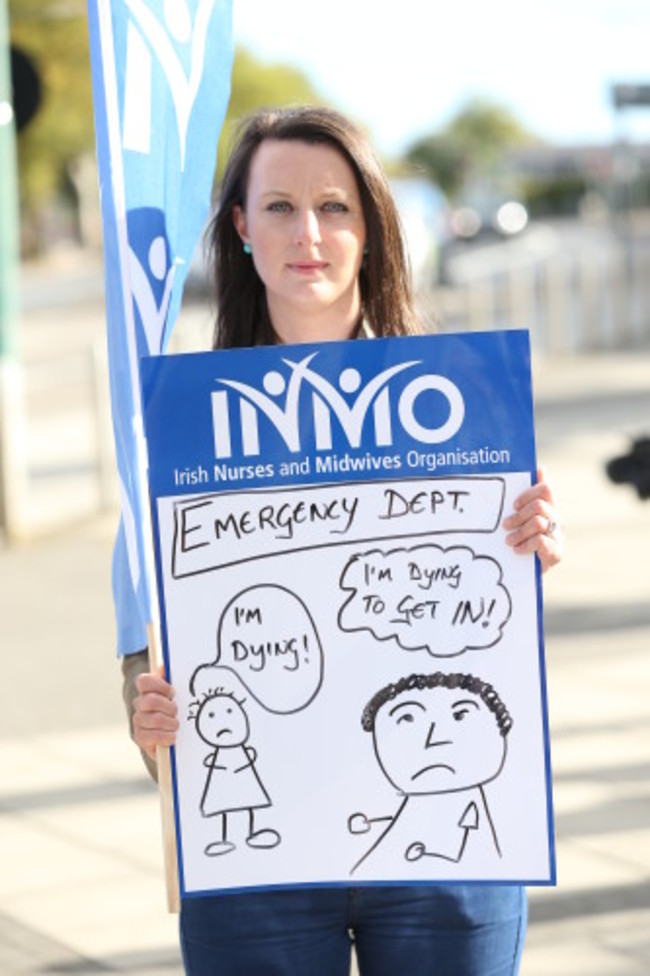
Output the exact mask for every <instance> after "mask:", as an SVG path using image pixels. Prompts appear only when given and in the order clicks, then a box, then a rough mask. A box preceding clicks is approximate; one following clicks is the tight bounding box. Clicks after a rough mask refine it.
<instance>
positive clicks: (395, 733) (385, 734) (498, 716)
mask: <svg viewBox="0 0 650 976" xmlns="http://www.w3.org/2000/svg"><path fill="white" fill-rule="evenodd" d="M361 724H362V727H363V728H364V729H365V731H366V732H372V735H373V746H374V751H375V755H376V758H377V761H378V763H379V765H380V767H381V770H382V772H383V773H384V775H385V776H386V778H387V779H388V780H389V782H390V783H391V784H392V785H393V786H394V787H395V788H396V789H397V790H398V792H399V794H400V795H401V796H402V798H403V799H402V802H401V803H400V805H399V807H398V808H397V810H396V811H395V812H394V813H392V814H390V815H389V816H381V817H372V818H370V817H367V816H366V815H365V814H364V813H353V814H352V815H351V816H350V817H349V818H348V829H349V831H350V833H353V834H364V833H369V832H371V831H372V830H373V828H374V827H375V825H381V826H382V827H383V829H382V830H381V833H380V835H379V837H378V838H377V839H376V840H375V842H374V843H373V844H372V846H371V847H370V848H369V849H368V850H367V851H366V853H365V854H364V855H363V856H362V857H361V858H360V859H359V860H358V861H357V863H356V864H355V865H354V867H353V868H352V871H351V874H353V873H354V872H355V871H356V870H357V868H359V866H360V865H361V864H362V863H363V862H364V861H365V860H366V859H367V858H369V857H370V855H373V861H375V862H376V863H377V859H378V858H379V857H380V856H381V858H382V859H383V860H385V859H386V857H389V858H392V863H393V864H394V859H395V858H398V859H399V860H405V861H407V862H411V863H413V862H416V861H420V860H422V859H423V858H429V857H434V858H442V859H444V860H446V861H451V862H457V863H458V862H460V860H461V859H462V858H463V857H464V856H467V849H468V848H470V847H471V849H472V850H473V853H474V855H475V856H476V855H478V856H481V857H486V856H488V857H490V856H491V857H494V856H497V857H500V856H501V850H500V847H499V841H498V838H497V834H496V830H495V828H494V824H493V823H492V819H491V816H490V812H489V809H488V804H487V800H486V796H485V792H484V786H485V784H486V783H489V782H491V781H492V780H494V779H496V777H497V776H498V775H499V773H500V772H501V770H502V768H503V765H504V763H505V759H506V752H507V744H506V737H507V735H508V732H509V731H510V729H511V727H512V719H511V717H510V715H509V713H508V711H507V709H506V707H505V705H504V704H503V702H502V701H501V699H500V698H499V696H498V695H497V693H496V691H495V690H494V688H493V687H492V686H491V685H489V684H487V683H486V682H484V681H481V679H480V678H476V677H474V676H473V675H471V674H443V673H441V672H439V671H438V672H436V673H435V674H429V675H422V674H414V675H410V677H407V678H401V679H400V680H399V681H397V682H396V683H395V684H390V685H387V686H386V687H385V688H382V689H381V691H378V692H377V694H376V695H374V696H373V698H372V699H371V700H370V701H369V702H368V704H367V706H366V708H365V709H364V712H363V715H362V718H361ZM380 848H381V850H380Z"/></svg>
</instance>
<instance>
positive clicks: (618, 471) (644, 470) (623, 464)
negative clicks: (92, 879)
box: [605, 437, 650, 500]
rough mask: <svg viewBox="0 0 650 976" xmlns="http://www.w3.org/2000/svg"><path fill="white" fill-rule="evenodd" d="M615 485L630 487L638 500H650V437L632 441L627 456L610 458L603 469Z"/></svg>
mask: <svg viewBox="0 0 650 976" xmlns="http://www.w3.org/2000/svg"><path fill="white" fill-rule="evenodd" d="M605 470H606V471H607V475H608V477H609V479H610V480H611V481H613V482H614V484H616V485H632V487H633V488H634V489H635V490H636V493H637V495H638V496H639V498H642V499H644V500H645V499H647V498H650V437H638V438H636V440H634V441H632V447H631V449H630V451H629V452H628V453H627V454H622V455H621V456H620V457H615V458H612V460H611V461H608V462H607V465H606V467H605Z"/></svg>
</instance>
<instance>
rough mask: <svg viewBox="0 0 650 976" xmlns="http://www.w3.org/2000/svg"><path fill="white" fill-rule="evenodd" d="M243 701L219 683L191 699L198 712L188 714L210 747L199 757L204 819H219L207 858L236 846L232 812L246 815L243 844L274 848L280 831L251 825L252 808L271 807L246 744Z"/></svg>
mask: <svg viewBox="0 0 650 976" xmlns="http://www.w3.org/2000/svg"><path fill="white" fill-rule="evenodd" d="M244 703H245V699H241V700H239V699H237V698H236V697H235V695H234V694H233V693H232V692H230V691H228V690H226V689H225V688H223V687H219V688H216V689H214V690H210V691H208V692H207V693H206V694H205V695H204V696H203V698H202V699H201V700H200V701H196V702H194V706H197V707H198V710H197V711H196V712H195V713H193V714H190V718H193V719H194V720H195V721H196V731H197V733H198V734H199V736H200V737H201V738H202V739H203V741H204V742H206V743H207V744H208V745H209V746H210V747H212V751H211V752H210V753H208V755H207V756H206V757H205V759H204V760H203V765H204V766H206V767H207V769H208V775H207V778H206V781H205V787H204V789H203V795H202V797H201V813H202V814H203V816H204V817H220V820H221V836H220V838H219V839H218V840H216V841H213V842H212V843H210V844H208V846H207V847H206V848H205V853H206V854H207V855H208V856H209V857H217V856H219V855H221V854H228V853H229V852H230V851H233V850H234V849H235V847H236V845H235V843H234V842H233V841H232V840H230V839H229V838H228V821H229V818H231V816H232V814H235V813H239V812H244V813H246V814H247V815H248V831H247V834H246V844H247V845H248V846H249V847H252V848H262V849H265V848H266V849H268V848H272V847H276V846H277V845H278V844H279V843H280V840H281V837H280V834H279V833H278V832H277V831H276V830H273V829H270V828H262V829H256V827H255V811H256V810H261V809H263V808H264V807H270V806H272V802H271V798H270V797H269V794H268V793H267V792H266V789H265V787H264V784H263V783H262V780H261V779H260V777H259V773H258V772H257V767H256V761H257V752H256V750H255V749H254V748H253V746H250V745H247V743H248V737H249V733H250V726H249V721H248V715H247V714H246V712H245V711H244V707H243V706H244Z"/></svg>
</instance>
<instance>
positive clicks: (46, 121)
mask: <svg viewBox="0 0 650 976" xmlns="http://www.w3.org/2000/svg"><path fill="white" fill-rule="evenodd" d="M9 19H10V34H11V43H12V45H13V46H15V47H17V48H19V49H20V50H21V51H22V52H23V53H24V54H26V55H27V56H28V57H29V58H30V59H31V60H32V61H33V63H34V65H35V67H36V69H37V71H38V73H39V75H40V80H41V91H42V102H41V106H40V109H39V111H38V113H37V115H36V116H35V117H34V119H33V121H32V122H31V123H30V124H29V125H27V126H26V127H25V129H24V130H23V131H22V132H21V133H20V136H19V139H18V167H19V191H20V206H21V218H22V224H23V246H24V249H25V250H27V251H28V252H34V251H36V250H38V248H39V243H40V241H41V239H42V238H43V237H44V236H45V237H46V236H47V235H48V230H50V229H49V228H48V227H47V226H46V225H47V224H48V223H49V222H50V221H51V220H52V219H53V214H54V213H55V212H56V213H57V214H58V218H59V219H62V220H64V219H65V217H66V216H67V217H68V218H69V219H71V220H74V219H76V216H75V215H76V210H77V208H76V203H77V199H76V197H77V193H76V190H75V186H74V169H71V167H73V165H74V163H75V162H76V161H78V160H79V159H81V158H83V156H84V155H85V154H88V153H91V152H92V151H93V146H94V138H95V137H94V130H93V116H92V92H91V84H90V71H89V55H88V28H87V25H86V15H85V4H84V3H83V2H79V0H74V2H73V0H65V2H64V0H9ZM95 192H96V191H95Z"/></svg>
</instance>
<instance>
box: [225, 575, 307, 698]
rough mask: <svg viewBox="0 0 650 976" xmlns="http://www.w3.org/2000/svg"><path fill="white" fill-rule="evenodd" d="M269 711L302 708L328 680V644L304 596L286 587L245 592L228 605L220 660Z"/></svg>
mask: <svg viewBox="0 0 650 976" xmlns="http://www.w3.org/2000/svg"><path fill="white" fill-rule="evenodd" d="M214 663H215V664H216V665H218V666H219V667H221V668H227V669H228V670H230V671H233V672H234V673H235V674H236V675H237V677H238V678H239V680H240V681H241V683H242V684H243V685H244V686H245V687H246V689H247V690H248V691H249V692H250V694H251V695H252V696H253V698H254V699H255V700H256V701H257V702H258V703H259V704H260V705H261V706H262V708H265V709H266V710H267V711H268V712H274V713H277V714H282V715H285V714H286V715H288V714H291V713H293V712H299V711H301V709H303V708H306V707H307V705H309V703H310V702H311V701H313V699H314V698H315V697H316V695H317V694H318V691H319V689H320V686H321V683H322V681H323V648H322V646H321V642H320V638H319V636H318V632H317V630H316V626H315V624H314V621H313V620H312V617H311V614H310V613H309V611H308V609H307V607H306V606H305V604H304V603H303V602H302V600H301V599H300V598H299V597H297V596H296V595H295V593H292V592H291V591H290V590H287V589H286V588H285V587H283V586H275V585H273V584H270V583H269V584H263V585H260V586H252V587H250V588H249V589H246V590H242V592H241V593H238V594H237V596H235V597H234V598H233V599H232V600H231V601H230V603H228V605H227V606H226V608H225V609H224V611H223V613H222V614H221V619H220V620H219V628H218V632H217V659H216V661H215V662H214Z"/></svg>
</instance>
